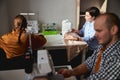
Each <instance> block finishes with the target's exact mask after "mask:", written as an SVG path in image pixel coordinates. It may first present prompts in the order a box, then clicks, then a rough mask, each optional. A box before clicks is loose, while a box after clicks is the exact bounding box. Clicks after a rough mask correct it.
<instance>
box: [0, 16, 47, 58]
mask: <svg viewBox="0 0 120 80" xmlns="http://www.w3.org/2000/svg"><path fill="white" fill-rule="evenodd" d="M26 28H27V20H26V18H25V17H24V16H23V15H17V16H16V17H15V18H14V27H13V30H12V31H11V32H10V33H7V34H5V35H3V36H1V37H0V56H2V57H5V58H7V59H11V58H14V57H17V56H21V55H23V54H24V53H25V51H26V50H27V48H28V47H29V46H30V45H29V36H28V34H27V33H26ZM30 35H31V43H32V49H39V48H41V47H42V46H43V45H44V44H45V43H46V39H45V37H44V36H43V35H35V34H32V33H31V34H30Z"/></svg>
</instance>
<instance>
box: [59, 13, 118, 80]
mask: <svg viewBox="0 0 120 80" xmlns="http://www.w3.org/2000/svg"><path fill="white" fill-rule="evenodd" d="M94 29H95V31H96V33H95V37H96V38H97V40H98V42H99V44H100V46H98V48H97V49H96V50H95V51H94V53H93V55H92V56H91V57H89V58H88V59H87V60H86V61H85V62H84V63H82V64H80V65H79V66H77V67H75V68H73V69H72V70H68V69H61V70H59V72H58V73H60V74H63V75H64V76H65V77H70V76H76V75H82V74H85V73H89V72H90V76H89V77H88V78H87V80H117V79H118V80H119V79H120V77H119V76H120V19H119V18H118V16H117V15H115V14H113V13H104V14H101V15H100V16H98V17H97V18H96V20H95V24H94ZM98 56H99V57H98ZM98 58H99V59H98Z"/></svg>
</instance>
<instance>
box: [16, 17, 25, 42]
mask: <svg viewBox="0 0 120 80" xmlns="http://www.w3.org/2000/svg"><path fill="white" fill-rule="evenodd" d="M14 19H21V21H22V22H21V23H20V22H19V23H17V26H19V29H20V32H19V36H18V43H20V42H21V41H20V37H21V33H22V31H23V29H25V28H27V20H26V18H25V17H24V16H23V15H17V16H16V17H15V18H14Z"/></svg>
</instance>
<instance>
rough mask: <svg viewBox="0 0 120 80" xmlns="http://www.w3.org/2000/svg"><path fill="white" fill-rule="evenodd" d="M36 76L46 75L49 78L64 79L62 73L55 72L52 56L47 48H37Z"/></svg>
mask: <svg viewBox="0 0 120 80" xmlns="http://www.w3.org/2000/svg"><path fill="white" fill-rule="evenodd" d="M37 68H38V71H39V74H38V76H48V77H50V78H51V80H53V79H54V80H64V77H63V75H60V74H56V72H55V68H54V64H53V60H52V57H51V56H50V54H49V53H48V51H47V50H38V52H37Z"/></svg>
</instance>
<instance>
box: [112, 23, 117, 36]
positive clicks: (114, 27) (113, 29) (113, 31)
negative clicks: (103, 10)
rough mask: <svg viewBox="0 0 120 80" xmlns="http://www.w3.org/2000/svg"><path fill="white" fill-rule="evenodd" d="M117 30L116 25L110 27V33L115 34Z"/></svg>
mask: <svg viewBox="0 0 120 80" xmlns="http://www.w3.org/2000/svg"><path fill="white" fill-rule="evenodd" d="M117 32H118V27H117V26H116V25H114V26H113V27H112V28H111V34H113V35H116V34H117Z"/></svg>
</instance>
